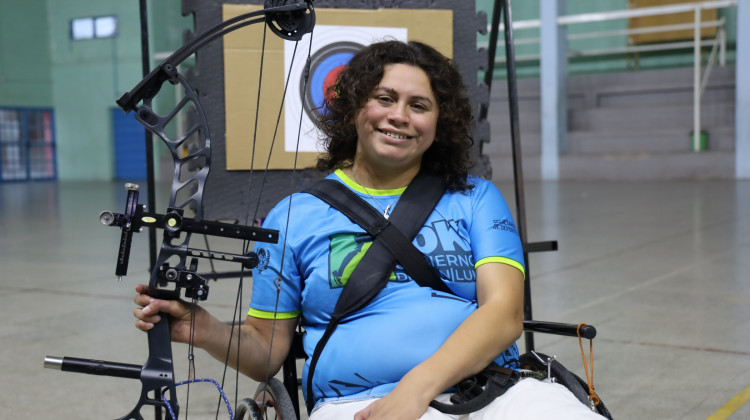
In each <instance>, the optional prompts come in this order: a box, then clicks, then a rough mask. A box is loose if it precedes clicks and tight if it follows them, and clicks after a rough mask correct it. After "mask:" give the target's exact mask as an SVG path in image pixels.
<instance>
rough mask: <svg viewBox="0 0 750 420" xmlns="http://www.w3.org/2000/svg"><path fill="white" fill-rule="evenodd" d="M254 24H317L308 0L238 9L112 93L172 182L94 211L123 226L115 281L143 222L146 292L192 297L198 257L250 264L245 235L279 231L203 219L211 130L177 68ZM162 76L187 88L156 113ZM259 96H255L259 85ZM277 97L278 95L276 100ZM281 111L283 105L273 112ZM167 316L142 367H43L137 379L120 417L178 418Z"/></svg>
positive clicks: (53, 362)
mask: <svg viewBox="0 0 750 420" xmlns="http://www.w3.org/2000/svg"><path fill="white" fill-rule="evenodd" d="M255 23H265V24H266V26H267V28H269V29H271V31H272V32H273V33H275V34H276V35H277V36H279V37H281V38H283V39H285V40H289V41H299V40H301V39H302V37H303V36H304V35H305V34H307V33H311V31H312V29H313V27H314V25H315V11H314V8H313V6H312V0H304V1H303V0H297V1H295V0H266V1H265V4H264V9H262V10H258V11H253V12H249V13H245V14H242V15H239V16H236V17H234V18H231V19H228V20H226V21H223V22H221V23H219V24H217V25H215V26H213V27H211V28H209V29H208V30H206V31H205V32H203V33H201V34H199V35H197V36H196V37H195V38H194V39H193V40H192V41H191V42H189V43H187V44H185V45H183V46H182V47H180V48H179V49H178V50H177V51H175V52H174V53H173V54H171V55H170V56H169V57H168V58H167V59H165V60H164V61H163V62H162V63H161V64H159V65H158V66H157V67H156V68H155V69H153V70H152V71H151V72H150V73H149V74H148V75H147V76H146V77H145V78H144V79H143V80H142V81H141V82H139V83H138V84H137V85H136V86H135V87H134V88H133V89H132V90H131V91H129V92H127V93H125V94H124V95H122V97H120V98H119V99H118V100H117V104H118V105H119V106H120V108H122V110H123V111H125V112H128V113H129V112H131V111H135V119H136V120H137V121H138V122H139V123H140V124H141V125H143V126H144V127H145V128H146V129H147V130H149V131H150V132H152V133H154V134H156V135H157V136H158V137H159V138H161V139H162V140H163V141H164V143H165V144H166V146H167V148H168V149H169V151H170V154H171V156H172V159H173V162H174V174H173V179H172V186H171V191H170V197H169V203H168V205H167V209H166V212H165V213H163V214H159V213H152V212H148V211H146V208H145V206H144V205H141V204H139V202H138V195H139V188H138V186H137V185H134V184H126V190H127V200H126V205H125V211H124V212H123V213H113V212H109V211H106V212H103V213H102V214H101V215H100V221H101V222H102V223H104V224H105V225H109V226H114V227H119V228H120V229H121V235H120V243H119V249H118V253H117V264H116V267H115V275H116V276H117V278H118V280H119V279H121V278H122V277H123V276H125V275H126V274H127V270H128V262H129V256H130V247H131V244H132V237H133V233H135V232H138V231H140V230H141V229H142V228H150V229H156V228H159V229H162V230H163V240H162V245H161V248H160V250H159V254H158V256H157V259H156V263H155V265H154V267H153V269H152V272H151V276H150V279H149V286H148V287H149V292H148V293H149V295H150V296H152V297H155V298H160V299H179V298H181V296H182V295H184V297H185V298H187V299H190V300H192V301H193V302H194V303H195V302H197V301H203V300H206V299H207V297H208V290H209V287H208V283H207V280H206V278H205V276H203V275H201V274H199V273H198V272H197V267H198V260H199V259H208V260H222V261H232V262H236V263H239V264H241V265H242V268H243V269H252V268H254V267H255V266H256V265H257V264H258V262H259V260H258V256H257V254H255V253H254V252H253V251H248V248H249V247H248V246H247V244H248V243H249V242H270V243H276V242H278V239H279V232H278V231H277V230H271V229H263V228H261V227H256V226H244V225H240V224H231V223H222V222H212V221H205V220H203V195H204V187H205V184H206V179H207V177H208V174H209V169H210V167H211V140H210V132H209V127H208V122H207V119H206V115H205V113H204V112H203V108H202V106H201V104H200V102H199V100H198V96H197V94H196V93H195V91H194V90H193V89H192V88H191V87H190V85H189V84H188V82H187V80H186V79H185V78H184V77H183V76H182V75H181V74H180V73H179V71H178V66H179V65H180V63H182V62H183V61H184V60H185V59H187V58H188V57H190V56H191V55H192V54H193V53H194V52H195V51H196V50H198V49H200V48H201V47H203V46H205V45H206V44H208V43H210V42H211V41H213V40H215V39H218V38H220V37H223V36H224V35H226V34H228V33H230V32H233V31H235V30H237V29H240V28H243V27H245V26H248V25H252V24H255ZM264 34H265V33H264ZM264 38H265V35H264ZM311 45H312V40H311ZM295 52H296V47H295ZM309 54H310V52H308V62H309ZM261 66H262V63H261ZM287 81H288V78H287ZM166 82H170V83H171V84H173V85H179V86H180V87H181V88H182V90H184V93H185V95H184V97H183V98H182V99H181V100H180V101H179V102H178V103H177V104H176V105H175V107H174V108H173V109H172V110H171V111H170V112H168V113H167V114H166V115H159V114H157V113H156V112H155V111H154V110H153V106H152V101H153V99H154V97H155V96H156V95H157V94H158V93H159V91H160V90H161V88H162V86H163V85H164V83H166ZM258 95H260V90H259V91H258ZM285 95H286V88H285V90H284V96H285ZM283 101H284V99H283V98H282V106H283ZM187 109H190V110H191V111H193V112H192V113H193V115H194V119H195V122H194V123H193V124H192V125H191V126H190V127H189V128H187V129H186V130H185V132H184V133H183V134H181V135H178V136H172V135H170V134H169V133H168V131H169V130H168V129H167V126H168V125H169V124H170V123H171V122H173V120H175V119H176V118H177V115H178V114H180V113H183V112H185V111H186V110H187ZM280 115H281V110H280V111H279V119H280ZM256 124H257V118H256ZM277 126H278V120H277ZM298 136H299V132H298ZM274 138H275V135H274ZM253 142H255V139H253ZM298 143H299V139H298ZM271 150H273V147H271ZM269 153H271V152H270V151H269ZM295 168H296V160H295ZM251 172H252V168H251ZM190 216H192V217H190ZM194 233H197V234H203V235H206V236H219V237H224V238H232V239H239V240H243V241H245V246H244V249H243V252H242V253H237V254H234V253H226V252H216V251H211V250H209V249H205V250H204V249H199V248H195V247H191V246H190V242H191V237H192V234H194ZM240 285H241V282H240ZM240 287H241V286H240ZM162 315H163V314H162ZM167 318H168V317H167V316H164V315H163V316H162V317H161V321H160V322H158V323H156V324H154V327H153V328H152V329H151V330H149V331H148V333H147V335H148V349H149V352H148V358H147V360H146V362H145V363H144V364H143V365H142V366H139V365H131V364H125V363H118V362H108V361H102V360H92V359H80V358H72V357H63V358H58V357H51V356H47V357H46V358H45V367H48V368H54V369H60V370H63V371H72V372H79V373H88V374H96V375H105V376H116V377H124V378H132V379H139V380H140V381H141V394H140V397H139V399H138V402H137V403H136V405H135V407H134V408H133V410H132V411H131V412H130V413H128V414H127V415H125V416H124V417H121V419H123V420H124V419H127V420H130V419H138V420H142V419H143V416H142V414H141V411H142V409H143V408H144V407H146V406H155V407H159V408H163V409H164V410H165V411H166V412H169V413H170V415H172V417H173V418H177V416H179V404H178V401H177V394H176V391H175V387H176V383H175V375H174V363H173V358H172V347H171V339H170V331H169V323H168V319H167ZM191 337H192V331H191ZM191 341H192V340H191ZM189 345H190V348H191V350H190V352H191V353H190V355H189V359H190V364H191V372H190V374H189V376H192V362H193V361H192V342H191V343H189ZM190 379H193V378H190ZM230 415H231V412H230Z"/></svg>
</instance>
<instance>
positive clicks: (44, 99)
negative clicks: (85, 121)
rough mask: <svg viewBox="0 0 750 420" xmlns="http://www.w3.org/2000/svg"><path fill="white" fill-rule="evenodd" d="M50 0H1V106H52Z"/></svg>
mask: <svg viewBox="0 0 750 420" xmlns="http://www.w3.org/2000/svg"><path fill="white" fill-rule="evenodd" d="M46 3H47V1H46V0H0V106H17V107H51V106H52V72H51V65H50V64H51V62H50V47H49V27H48V25H47V12H46Z"/></svg>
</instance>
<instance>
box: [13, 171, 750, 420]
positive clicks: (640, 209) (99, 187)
mask: <svg viewBox="0 0 750 420" xmlns="http://www.w3.org/2000/svg"><path fill="white" fill-rule="evenodd" d="M500 187H501V189H502V190H503V191H504V192H505V194H506V196H507V197H509V198H512V196H513V192H512V185H511V184H506V183H503V184H500ZM526 195H527V206H528V212H527V217H528V226H529V240H530V241H542V240H552V239H556V240H558V241H559V244H560V249H559V251H556V252H550V253H540V254H534V255H532V257H531V261H530V274H531V282H532V283H531V285H532V296H533V305H534V315H535V316H534V317H535V318H537V319H544V320H554V321H564V322H572V323H578V322H586V323H590V324H593V325H595V326H596V327H597V329H598V331H599V336H598V337H597V339H596V340H594V363H595V380H594V382H595V386H596V389H597V390H598V392H599V394H600V395H601V396H602V398H603V400H604V402H605V403H606V404H607V406H608V407H609V408H610V410H611V411H612V413H613V414H614V415H615V418H617V419H706V418H709V416H711V415H712V414H714V413H716V412H717V411H719V410H720V409H721V408H722V407H725V409H726V410H727V412H729V413H732V412H733V413H732V414H731V415H730V416H729V417H728V418H731V419H745V418H750V404H745V405H741V404H740V403H741V402H742V398H740V397H741V396H742V395H746V394H747V393H748V390H750V388H749V386H750V282H748V277H749V276H748V273H749V272H750V182H733V181H696V182H640V183H616V182H608V183H597V182H586V183H575V182H561V183H540V182H536V183H530V184H528V185H527V186H526ZM123 201H124V193H123V190H122V188H121V186H119V185H118V184H115V183H59V184H58V183H30V184H0V277H1V278H2V281H1V282H0V310H1V311H2V314H3V315H4V316H3V318H4V320H5V322H3V323H2V325H1V326H0V337H1V340H2V341H1V342H2V346H0V372H2V377H3V381H2V382H0V388H2V391H3V392H0V418H3V419H6V418H7V419H20V418H39V417H43V416H48V415H50V414H51V415H53V416H54V417H55V418H58V419H94V418H115V417H120V416H123V415H125V414H126V413H127V412H128V411H130V410H131V409H132V408H133V405H134V403H135V401H136V399H137V397H138V394H139V384H138V383H137V381H134V380H130V379H116V378H108V377H93V376H85V375H80V374H75V373H67V372H59V371H53V370H48V369H43V368H42V361H43V359H44V356H45V355H55V356H76V357H87V358H98V359H105V360H113V361H118V362H125V363H135V364H140V363H143V361H144V360H145V357H146V356H145V355H146V340H145V335H143V334H142V333H140V332H138V331H137V330H136V329H135V328H134V327H133V317H132V315H131V311H132V308H133V306H134V305H133V303H132V300H131V299H132V295H133V287H134V286H135V284H136V283H137V282H142V281H146V278H147V275H146V269H145V266H146V251H145V247H146V246H145V245H146V237H145V234H141V235H139V237H138V238H137V240H136V244H135V247H134V251H133V255H132V264H131V270H130V275H129V276H128V277H126V278H125V279H124V280H123V281H122V282H119V283H117V282H115V280H114V275H113V272H114V265H115V253H116V249H117V242H118V239H119V233H118V231H117V230H116V229H113V228H108V227H103V226H101V225H100V224H99V222H98V214H99V212H100V211H101V210H115V211H121V210H122V208H123ZM236 287H237V281H236V280H224V281H221V282H219V283H216V284H212V289H211V297H210V298H209V300H208V301H207V303H206V304H205V306H207V307H209V308H210V309H211V310H212V311H214V312H217V313H220V314H222V315H221V316H226V317H227V319H229V318H231V314H232V311H233V309H232V308H233V303H232V302H233V301H234V297H233V296H234V293H235V290H236ZM248 293H249V287H246V288H245V295H247V294H248ZM244 299H245V300H244V302H247V296H244ZM244 304H246V303H243V305H244ZM536 348H537V349H538V350H540V351H543V352H545V353H549V354H555V355H557V356H558V357H559V359H560V360H561V361H563V363H565V364H566V365H567V366H568V367H569V368H570V369H571V370H573V371H575V372H577V373H579V374H580V375H583V372H584V370H583V362H582V360H581V354H580V349H579V346H578V341H577V340H576V339H574V338H560V337H553V336H545V335H536ZM586 349H588V345H587V344H586ZM175 358H176V359H177V364H178V365H179V366H178V367H177V376H178V377H179V378H180V379H184V377H185V373H186V368H185V366H186V362H185V359H186V348H185V346H181V345H178V346H175ZM196 360H197V361H198V365H197V372H196V374H197V376H198V377H213V378H217V379H220V378H221V376H222V369H221V364H220V363H218V362H213V361H211V360H209V358H208V357H207V356H206V355H205V354H203V353H202V352H200V351H199V352H197V353H196ZM228 376H229V377H230V379H228V381H227V382H228V383H229V384H228V385H227V386H226V388H227V390H228V393H229V394H230V395H234V394H235V392H234V381H235V380H234V376H233V373H231V372H230V373H229V374H228ZM254 387H255V384H253V383H252V381H250V380H247V379H244V378H240V381H239V388H240V394H242V395H247V394H250V393H252V392H253V390H254ZM181 388H184V387H181ZM743 391H744V394H742V393H743ZM181 392H182V393H183V394H184V393H185V392H187V391H186V390H181ZM738 395H739V396H740V397H738V398H739V400H740V401H739V402H737V401H738V400H737V399H735V400H733V402H730V400H732V399H733V397H735V396H738ZM748 397H750V396H746V397H745V399H746V398H748ZM181 399H182V400H183V401H184V395H181ZM216 406H217V404H216V393H215V392H214V391H213V389H211V386H210V385H198V386H193V387H191V388H190V406H189V407H188V408H187V410H188V411H189V413H190V416H191V417H192V418H213V415H214V413H215V411H216ZM738 406H739V407H738ZM184 411H185V406H184V405H183V412H184ZM149 414H150V413H149ZM220 418H227V417H225V416H224V417H220ZM715 418H726V415H725V416H723V417H715Z"/></svg>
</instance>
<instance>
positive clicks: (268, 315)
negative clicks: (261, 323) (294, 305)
mask: <svg viewBox="0 0 750 420" xmlns="http://www.w3.org/2000/svg"><path fill="white" fill-rule="evenodd" d="M300 312H301V311H294V312H268V311H260V310H258V309H254V308H250V310H249V311H247V314H248V315H250V316H252V317H255V318H260V319H293V318H297V317H298V316H299V314H300Z"/></svg>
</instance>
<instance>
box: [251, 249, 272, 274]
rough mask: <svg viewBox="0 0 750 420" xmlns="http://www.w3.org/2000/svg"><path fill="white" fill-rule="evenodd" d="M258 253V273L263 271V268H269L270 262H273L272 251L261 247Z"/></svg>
mask: <svg viewBox="0 0 750 420" xmlns="http://www.w3.org/2000/svg"><path fill="white" fill-rule="evenodd" d="M257 254H258V265H257V266H256V267H255V269H256V270H258V273H262V272H263V270H265V269H266V268H268V263H269V262H271V251H269V250H267V249H265V248H261V249H259V250H258V252H257Z"/></svg>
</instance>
